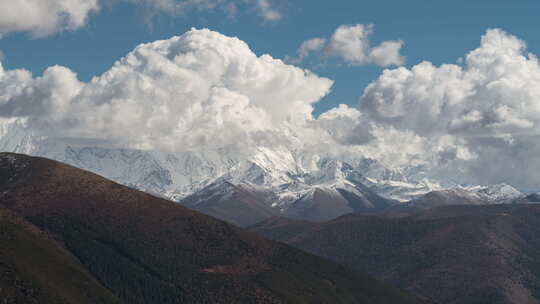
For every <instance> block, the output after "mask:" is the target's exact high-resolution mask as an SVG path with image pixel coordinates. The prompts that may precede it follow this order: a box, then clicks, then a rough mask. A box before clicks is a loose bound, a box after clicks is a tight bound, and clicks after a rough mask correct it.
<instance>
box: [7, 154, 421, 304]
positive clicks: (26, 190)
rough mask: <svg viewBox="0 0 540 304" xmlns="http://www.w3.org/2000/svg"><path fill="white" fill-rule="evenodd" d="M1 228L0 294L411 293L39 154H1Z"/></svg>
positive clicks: (289, 297)
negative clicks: (32, 155)
mask: <svg viewBox="0 0 540 304" xmlns="http://www.w3.org/2000/svg"><path fill="white" fill-rule="evenodd" d="M0 228H1V230H0V271H2V275H1V276H0V298H2V299H3V300H4V302H5V303H130V304H131V303H133V304H137V303H145V304H146V303H160V304H164V303H171V304H173V303H261V304H266V303H272V304H274V303H276V304H277V303H329V304H330V303H332V304H334V303H381V304H383V303H421V302H422V301H420V300H419V299H418V298H416V297H415V296H412V295H410V294H409V293H407V292H403V291H401V290H398V289H395V288H393V287H390V286H388V285H386V284H384V283H381V282H380V281H378V280H376V279H373V278H372V277H371V276H369V275H365V274H361V273H356V272H353V271H350V270H347V269H346V268H345V267H343V266H340V265H338V264H335V263H333V262H330V261H328V260H326V259H323V258H319V257H316V256H314V255H311V254H308V253H305V252H303V251H300V250H298V249H295V248H292V247H290V246H288V245H285V244H282V243H277V242H274V241H270V240H267V239H265V238H263V237H260V236H258V235H256V234H254V233H252V232H249V231H247V230H244V229H241V228H238V227H236V226H233V225H230V224H228V223H225V222H223V221H220V220H217V219H214V218H212V217H209V216H206V215H203V214H201V213H199V212H196V211H193V210H190V209H188V208H185V207H183V206H181V205H179V204H177V203H173V202H170V201H167V200H164V199H161V198H157V197H155V196H152V195H149V194H146V193H143V192H140V191H137V190H134V189H131V188H129V187H126V186H123V185H120V184H117V183H114V182H112V181H109V180H107V179H105V178H102V177H100V176H98V175H95V174H93V173H90V172H87V171H83V170H81V169H78V168H75V167H72V166H69V165H66V164H62V163H59V162H56V161H52V160H48V159H44V158H36V157H28V156H24V155H19V154H6V153H0ZM6 301H7V302H6Z"/></svg>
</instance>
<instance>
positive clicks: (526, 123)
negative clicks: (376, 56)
mask: <svg viewBox="0 0 540 304" xmlns="http://www.w3.org/2000/svg"><path fill="white" fill-rule="evenodd" d="M360 111H361V112H362V113H363V114H364V115H365V116H366V117H368V118H369V120H370V121H372V122H373V123H374V124H376V125H380V126H385V127H388V128H393V129H396V130H400V131H402V132H410V133H412V134H415V135H416V136H419V137H420V138H423V139H426V140H428V141H430V142H436V141H438V140H440V139H441V138H446V140H445V142H446V143H451V146H452V148H451V149H443V150H441V149H438V148H435V149H434V148H433V147H432V148H430V150H427V149H426V150H424V151H422V153H425V154H426V155H430V154H437V153H438V154H439V156H438V157H435V159H439V160H440V161H442V162H443V163H448V162H451V161H454V163H453V164H454V165H453V166H451V167H453V169H456V168H460V170H462V171H465V172H467V175H468V177H469V178H471V179H473V180H475V182H478V181H483V182H501V181H507V182H512V183H514V184H515V185H521V186H524V187H533V186H534V185H536V187H538V185H539V184H540V174H539V173H536V172H538V171H539V169H540V161H539V160H537V157H533V155H538V154H539V153H540V149H539V145H537V144H536V142H538V138H539V135H540V65H539V62H538V58H537V57H536V56H535V55H533V54H530V53H527V49H526V44H525V42H523V41H521V40H520V39H518V38H516V37H515V36H512V35H509V34H507V33H505V32H504V31H502V30H500V29H491V30H488V31H487V32H486V34H485V35H484V36H483V37H482V39H481V45H480V47H479V48H477V49H475V50H473V51H472V52H470V53H469V54H468V55H467V56H466V57H465V59H464V61H463V65H456V64H444V65H441V66H435V65H433V64H432V63H430V62H422V63H420V64H418V65H416V66H414V67H412V68H411V69H407V68H398V69H394V70H386V71H384V72H383V74H382V75H381V76H380V77H379V78H378V79H377V80H375V81H374V82H372V83H371V84H370V85H369V86H368V87H367V88H366V90H365V92H364V94H363V96H362V98H361V105H360ZM441 152H443V153H441ZM431 165H432V167H435V166H438V165H441V163H434V164H431Z"/></svg>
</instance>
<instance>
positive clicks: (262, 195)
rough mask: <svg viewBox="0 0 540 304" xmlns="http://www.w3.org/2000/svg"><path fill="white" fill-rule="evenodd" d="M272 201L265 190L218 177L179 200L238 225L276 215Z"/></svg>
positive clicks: (246, 224)
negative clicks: (211, 182) (216, 179)
mask: <svg viewBox="0 0 540 304" xmlns="http://www.w3.org/2000/svg"><path fill="white" fill-rule="evenodd" d="M275 200H276V197H275V194H274V193H272V192H270V191H265V189H257V188H256V187H254V186H249V185H246V184H240V185H233V184H231V183H229V182H227V181H225V180H220V181H217V182H215V183H213V184H210V185H208V186H206V187H205V188H203V189H201V190H199V191H197V192H195V193H194V194H192V195H190V196H188V197H187V198H185V199H183V200H181V201H180V203H181V204H182V205H184V206H186V207H188V208H191V209H194V210H197V211H200V212H202V213H204V214H208V215H211V216H213V217H216V218H219V219H222V220H224V221H227V222H229V223H233V224H236V225H238V226H250V225H253V224H255V223H258V222H260V221H262V220H265V219H267V218H271V217H273V216H277V215H279V214H280V212H279V210H278V209H276V208H273V207H272V203H273V202H274V201H275Z"/></svg>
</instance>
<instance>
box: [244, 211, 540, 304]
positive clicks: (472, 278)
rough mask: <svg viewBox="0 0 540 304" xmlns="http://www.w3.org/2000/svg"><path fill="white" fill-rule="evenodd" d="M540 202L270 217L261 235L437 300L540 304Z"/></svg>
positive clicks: (257, 227)
mask: <svg viewBox="0 0 540 304" xmlns="http://www.w3.org/2000/svg"><path fill="white" fill-rule="evenodd" d="M539 227H540V205H538V204H528V205H522V204H514V205H487V206H486V205H481V206H479V205H476V206H471V205H469V206H467V205H455V206H440V207H434V208H431V209H428V210H424V211H421V212H418V213H416V214H414V215H409V216H404V217H400V218H395V217H384V216H364V215H359V214H351V215H346V216H342V217H340V218H337V219H335V220H332V221H328V222H324V223H315V222H307V221H298V220H292V219H286V218H272V219H268V220H266V221H264V222H262V223H259V224H257V225H254V226H253V227H251V229H252V230H253V231H256V232H258V233H260V234H262V235H264V236H266V237H269V238H272V239H275V240H279V241H283V242H285V243H288V244H291V245H293V246H296V247H298V248H301V249H304V250H306V251H308V252H311V253H314V254H317V255H320V256H323V257H327V258H330V259H332V260H334V261H336V262H338V263H341V264H343V265H346V266H349V267H351V268H352V269H356V270H359V271H366V272H368V273H370V274H372V275H374V276H376V277H378V278H380V279H383V280H387V281H389V282H392V283H393V284H395V285H396V286H399V287H401V288H405V289H408V290H410V291H413V292H416V293H417V294H420V295H423V296H426V297H428V298H430V299H431V300H433V301H434V302H436V303H455V304H472V303H491V304H498V303H500V304H503V303H504V304H512V303H515V304H518V303H519V304H525V303H527V304H529V303H530V304H537V303H540V263H539V262H538V261H540V228H539Z"/></svg>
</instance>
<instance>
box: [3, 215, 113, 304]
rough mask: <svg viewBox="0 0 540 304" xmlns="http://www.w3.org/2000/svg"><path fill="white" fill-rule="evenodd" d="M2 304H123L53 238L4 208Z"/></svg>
mask: <svg viewBox="0 0 540 304" xmlns="http://www.w3.org/2000/svg"><path fill="white" fill-rule="evenodd" d="M0 274H1V276H0V299H2V303H27V304H32V303H58V304H60V303H88V304H93V303H120V300H119V299H118V298H117V297H115V296H114V295H113V294H112V293H111V292H110V291H109V290H107V289H106V288H104V287H103V286H102V285H101V284H100V283H99V282H98V281H97V280H95V279H94V278H93V277H92V276H91V275H90V274H89V273H88V271H87V270H86V269H85V268H84V266H83V265H82V264H80V262H79V261H78V260H77V259H76V258H75V257H73V256H72V255H71V254H70V253H69V252H68V251H67V250H65V249H64V248H63V247H62V246H61V245H60V244H59V243H57V242H56V241H55V240H54V239H53V236H51V235H49V234H48V233H46V232H44V231H41V230H40V229H39V228H37V227H35V226H34V225H32V224H30V223H28V222H26V221H25V220H23V219H21V218H19V217H16V216H14V215H13V214H11V212H9V211H8V210H5V209H3V208H0Z"/></svg>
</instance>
